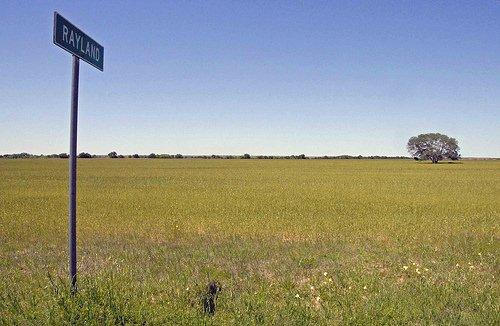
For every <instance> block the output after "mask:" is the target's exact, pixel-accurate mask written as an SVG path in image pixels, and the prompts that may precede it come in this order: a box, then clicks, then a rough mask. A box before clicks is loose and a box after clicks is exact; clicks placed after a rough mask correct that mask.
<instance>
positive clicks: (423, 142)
mask: <svg viewBox="0 0 500 326" xmlns="http://www.w3.org/2000/svg"><path fill="white" fill-rule="evenodd" d="M406 148H407V149H408V153H410V154H411V155H412V156H413V157H414V158H416V159H419V160H431V161H432V163H437V162H439V161H441V160H444V159H451V160H458V159H459V158H460V153H459V151H460V147H458V142H457V140H456V139H455V138H451V137H448V136H446V135H443V134H439V133H429V134H420V135H418V136H414V137H411V138H410V139H409V140H408V144H407V145H406Z"/></svg>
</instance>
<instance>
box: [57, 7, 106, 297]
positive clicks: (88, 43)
mask: <svg viewBox="0 0 500 326" xmlns="http://www.w3.org/2000/svg"><path fill="white" fill-rule="evenodd" d="M53 38H54V44H55V45H58V46H60V47H61V48H63V49H64V50H66V51H68V52H70V53H71V54H73V69H72V79H71V122H70V140H69V207H68V210H69V214H68V247H69V277H70V283H71V291H72V292H75V291H76V159H77V157H76V147H77V142H76V139H77V138H76V136H77V127H78V81H79V75H80V59H82V60H84V61H86V62H88V63H89V64H91V65H92V66H94V67H96V68H97V69H99V70H101V71H103V70H104V48H103V47H102V46H101V45H100V44H99V43H97V42H96V41H94V40H93V39H92V38H90V37H89V36H87V35H86V34H85V33H83V32H82V31H81V30H80V29H79V28H77V27H76V26H75V25H73V24H71V23H70V22H69V21H68V20H66V19H65V18H64V17H62V16H61V15H59V14H58V13H57V12H54V35H53Z"/></svg>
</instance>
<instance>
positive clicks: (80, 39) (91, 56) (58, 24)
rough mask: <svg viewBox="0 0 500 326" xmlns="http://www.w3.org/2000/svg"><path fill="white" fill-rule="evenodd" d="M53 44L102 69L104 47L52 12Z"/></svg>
mask: <svg viewBox="0 0 500 326" xmlns="http://www.w3.org/2000/svg"><path fill="white" fill-rule="evenodd" d="M54 44H55V45H57V46H60V47H61V48H63V49H64V50H66V51H68V52H69V53H72V54H74V55H76V56H77V57H79V58H80V59H82V60H83V61H86V62H88V63H89V64H91V65H92V66H94V67H96V68H97V69H99V70H100V71H104V47H102V46H101V45H100V44H99V43H97V42H96V41H94V40H93V39H92V38H91V37H90V36H88V35H87V34H85V33H84V32H82V31H81V30H80V29H79V28H78V27H76V26H75V25H73V24H71V23H70V22H69V21H68V20H67V19H65V18H64V17H63V16H61V15H60V14H59V13H57V12H54Z"/></svg>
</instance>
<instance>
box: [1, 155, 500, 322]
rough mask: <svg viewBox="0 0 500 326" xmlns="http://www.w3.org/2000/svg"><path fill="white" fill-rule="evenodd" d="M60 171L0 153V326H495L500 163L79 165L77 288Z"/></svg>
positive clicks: (45, 162) (63, 163) (499, 304)
mask: <svg viewBox="0 0 500 326" xmlns="http://www.w3.org/2000/svg"><path fill="white" fill-rule="evenodd" d="M67 164H68V162H67V160H59V159H55V160H51V159H31V160H0V277H1V278H0V324H9V325H10V324H16V323H17V324H23V325H24V324H36V325H40V324H63V323H75V324H88V325H90V324H95V325H102V324H120V323H125V324H127V323H131V324H141V323H147V324H184V325H188V324H189V325H192V324H199V325H205V324H207V325H233V324H237V325H261V324H267V325H309V324H310V325H315V324H324V325H335V324H353V325H359V324H366V325H368V324H414V325H427V324H449V325H460V324H463V325H487V324H490V325H498V324H500V287H499V282H498V279H499V277H500V268H499V263H498V258H497V257H498V254H499V249H500V232H499V229H498V227H499V225H500V161H464V162H462V163H458V164H446V163H445V164H437V165H432V164H427V163H417V162H414V161H410V160H408V161H406V160H388V161H382V160H380V161H379V160H147V159H135V160H132V159H117V160H111V159H92V160H79V163H78V164H79V170H78V176H79V180H78V267H79V279H78V282H79V290H78V293H77V294H76V295H74V296H71V295H70V294H69V293H68V286H67V284H68V282H67ZM211 280H217V281H218V282H220V283H221V284H222V291H221V292H220V295H219V298H218V302H217V303H218V305H217V312H216V314H215V316H214V317H206V316H204V314H203V309H202V306H201V299H200V298H201V296H202V293H203V291H204V290H205V287H206V285H207V283H208V282H209V281H211Z"/></svg>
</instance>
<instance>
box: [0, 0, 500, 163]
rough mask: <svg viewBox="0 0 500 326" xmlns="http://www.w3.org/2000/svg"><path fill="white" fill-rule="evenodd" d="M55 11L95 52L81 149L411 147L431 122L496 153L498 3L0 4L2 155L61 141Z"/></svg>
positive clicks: (468, 147)
mask: <svg viewBox="0 0 500 326" xmlns="http://www.w3.org/2000/svg"><path fill="white" fill-rule="evenodd" d="M54 10H57V11H58V12H59V13H61V14H62V15H63V16H64V17H66V18H67V19H69V20H70V21H71V22H73V23H74V24H75V25H76V26H78V27H80V28H81V29H82V30H83V31H85V32H86V33H87V34H89V35H90V36H92V37H93V38H94V39H95V40H97V41H98V42H100V43H101V44H102V45H103V46H104V48H105V62H104V72H103V73H101V72H100V71H98V70H96V69H95V68H93V67H92V66H90V65H88V64H86V63H84V62H82V63H81V65H80V101H79V105H80V108H79V130H78V137H79V138H78V151H79V152H81V151H87V152H91V153H102V154H106V153H108V152H110V151H112V150H115V151H117V152H119V153H124V154H129V153H130V154H131V153H136V152H137V153H145V154H147V153H150V152H155V153H183V154H213V153H215V154H243V153H246V152H248V153H251V154H292V153H294V154H300V153H305V154H306V155H323V154H328V155H337V154H362V155H368V154H379V155H406V150H405V144H406V142H407V140H408V138H409V137H410V136H413V135H416V134H419V133H423V132H441V133H446V134H448V135H450V136H453V137H455V138H457V139H458V140H459V143H460V145H461V147H462V154H463V155H464V156H495V157H500V2H499V1H493V0H491V1H490V0H484V1H456V0H454V1H325V2H322V1H303V2H298V1H297V2H295V1H283V2H280V1H199V2H198V1H189V2H185V1H160V2H157V3H155V2H153V1H131V2H123V1H119V2H118V1H105V2H100V1H99V2H92V1H82V2H74V1H68V2H52V1H43V2H42V1H26V2H20V1H7V2H5V1H2V3H1V11H0V21H1V22H2V28H1V31H0V43H1V46H0V153H11V152H21V151H26V152H32V153H59V152H67V151H68V148H69V106H70V80H71V55H70V54H69V53H67V52H65V51H64V50H62V49H60V48H59V47H57V46H55V45H54V44H53V43H52V26H53V11H54Z"/></svg>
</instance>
